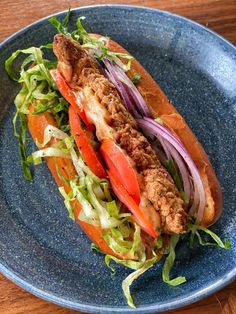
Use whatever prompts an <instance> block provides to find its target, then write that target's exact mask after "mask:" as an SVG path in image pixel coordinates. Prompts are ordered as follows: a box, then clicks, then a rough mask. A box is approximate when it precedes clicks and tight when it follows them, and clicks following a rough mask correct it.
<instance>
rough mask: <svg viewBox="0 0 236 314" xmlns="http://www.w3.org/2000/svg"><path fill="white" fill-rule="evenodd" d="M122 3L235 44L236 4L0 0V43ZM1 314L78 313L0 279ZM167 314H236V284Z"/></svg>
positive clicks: (214, 0)
mask: <svg viewBox="0 0 236 314" xmlns="http://www.w3.org/2000/svg"><path fill="white" fill-rule="evenodd" d="M98 3H100V4H105V3H113V4H115V3H120V4H121V3H124V4H133V5H141V6H149V7H153V8H158V9H162V10H167V11H170V12H173V13H176V14H179V15H183V16H185V17H188V18H190V19H192V20H195V21H197V22H199V23H201V24H203V25H205V26H207V27H209V28H210V29H212V30H214V31H216V32H217V33H219V34H220V35H222V36H223V37H225V38H226V39H228V40H229V41H231V42H232V43H233V44H236V0H223V1H222V0H146V1H145V0H125V1H112V0H110V1H106V0H100V1H96V0H91V1H89V0H88V1H86V0H77V1H74V0H71V1H69V0H47V1H45V0H41V1H39V0H0V42H2V41H3V40H4V39H5V38H7V37H8V36H9V35H11V34H13V33H14V32H15V31H17V30H19V29H20V28H22V27H24V26H26V25H28V24H30V23H32V22H34V21H36V20H38V19H40V18H42V17H44V16H47V15H49V14H53V13H56V12H58V11H62V10H66V9H67V8H68V7H69V6H71V7H72V8H74V7H80V6H85V5H92V4H98ZM0 313H1V314H21V313H22V314H29V313H30V314H48V313H55V314H57V313H60V314H70V313H78V312H75V311H72V310H68V309H64V308H61V307H59V306H56V305H54V304H50V303H48V302H46V301H44V300H41V299H39V298H37V297H35V296H33V295H31V294H29V293H28V292H26V291H24V290H22V289H21V288H19V287H17V286H16V285H14V284H13V283H12V282H10V281H9V280H8V279H6V278H5V277H3V276H2V275H0ZM168 313H169V314H186V313H187V314H199V313H201V314H235V313H236V282H234V283H232V284H230V285H229V286H227V287H226V288H224V289H223V290H221V291H220V292H218V293H215V294H214V295H212V296H211V297H208V298H206V299H204V300H202V301H200V302H197V303H195V304H193V305H191V306H189V307H186V308H183V309H179V310H175V311H170V312H168Z"/></svg>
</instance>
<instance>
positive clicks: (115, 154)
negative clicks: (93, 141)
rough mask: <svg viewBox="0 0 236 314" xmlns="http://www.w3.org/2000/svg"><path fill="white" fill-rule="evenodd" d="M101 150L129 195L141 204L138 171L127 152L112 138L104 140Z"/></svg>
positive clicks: (109, 167)
mask: <svg viewBox="0 0 236 314" xmlns="http://www.w3.org/2000/svg"><path fill="white" fill-rule="evenodd" d="M100 152H101V154H102V156H103V158H104V160H105V162H106V164H107V166H108V169H109V171H110V173H112V174H114V176H116V177H117V179H118V180H119V182H120V183H121V184H122V185H123V187H124V188H125V189H126V191H127V192H128V193H129V195H130V196H132V198H133V199H134V200H135V202H136V203H137V204H139V203H140V198H141V195H140V187H139V182H138V177H137V173H136V171H135V169H134V168H133V167H132V165H131V163H130V161H129V158H128V157H127V156H126V154H125V152H124V151H123V150H122V149H121V148H120V147H119V146H118V145H117V144H116V143H115V142H114V141H113V140H112V139H105V140H103V141H102V145H101V147H100Z"/></svg>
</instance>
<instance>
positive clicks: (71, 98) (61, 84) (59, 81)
mask: <svg viewBox="0 0 236 314" xmlns="http://www.w3.org/2000/svg"><path fill="white" fill-rule="evenodd" d="M50 74H51V76H52V78H53V80H54V82H55V83H56V85H57V88H58V90H59V92H60V93H61V94H62V96H63V97H64V98H65V99H66V100H67V101H68V103H69V104H71V106H73V108H74V109H75V110H76V112H78V113H79V116H80V118H81V119H82V120H83V122H84V123H85V125H86V126H87V128H88V129H90V130H94V126H93V125H92V124H91V123H89V122H88V120H87V117H86V115H85V112H84V109H83V108H82V106H81V105H80V104H79V102H78V99H77V97H76V95H75V94H74V93H73V91H72V90H71V88H70V87H69V86H68V85H67V83H66V80H65V79H64V77H63V76H62V74H61V73H60V72H59V71H58V70H57V69H52V70H50Z"/></svg>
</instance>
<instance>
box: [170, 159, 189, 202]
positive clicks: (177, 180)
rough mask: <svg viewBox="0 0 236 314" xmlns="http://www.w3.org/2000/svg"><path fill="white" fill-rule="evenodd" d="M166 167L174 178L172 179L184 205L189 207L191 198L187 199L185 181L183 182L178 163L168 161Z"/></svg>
mask: <svg viewBox="0 0 236 314" xmlns="http://www.w3.org/2000/svg"><path fill="white" fill-rule="evenodd" d="M164 165H165V167H166V169H167V171H168V172H169V173H170V175H171V176H172V178H173V180H174V182H175V184H176V187H177V189H178V190H179V192H180V196H181V198H182V199H183V201H184V203H185V204H186V205H188V203H189V198H188V197H187V195H186V194H185V192H184V187H183V180H182V177H181V174H180V171H179V168H178V167H177V165H176V163H175V162H174V161H173V160H172V159H169V160H166V161H165V163H164Z"/></svg>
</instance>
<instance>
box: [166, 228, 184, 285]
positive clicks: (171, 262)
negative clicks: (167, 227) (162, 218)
mask: <svg viewBox="0 0 236 314" xmlns="http://www.w3.org/2000/svg"><path fill="white" fill-rule="evenodd" d="M178 241H179V235H177V234H173V235H171V237H170V252H169V255H168V256H167V258H166V260H165V263H164V266H163V268H162V279H163V281H164V282H165V283H168V284H169V285H171V286H178V285H180V284H182V283H184V282H186V279H185V277H182V276H180V277H176V278H174V279H170V271H171V269H172V267H173V265H174V261H175V247H176V245H177V243H178Z"/></svg>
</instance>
